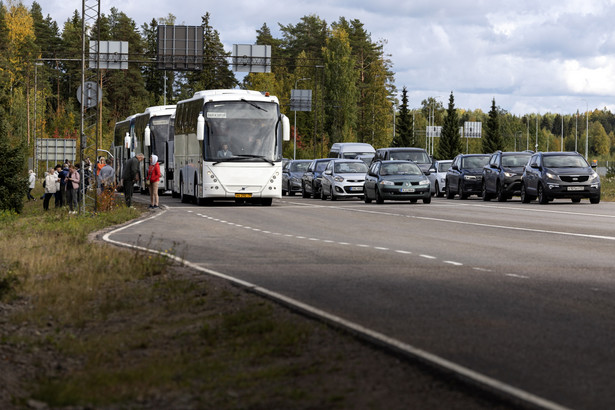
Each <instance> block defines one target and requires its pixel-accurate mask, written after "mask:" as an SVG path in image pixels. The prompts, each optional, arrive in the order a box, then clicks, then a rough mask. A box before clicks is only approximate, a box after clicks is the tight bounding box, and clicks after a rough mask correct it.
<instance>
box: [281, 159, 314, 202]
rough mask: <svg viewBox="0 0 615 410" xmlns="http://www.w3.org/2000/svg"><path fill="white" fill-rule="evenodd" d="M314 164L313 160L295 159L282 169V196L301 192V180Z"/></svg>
mask: <svg viewBox="0 0 615 410" xmlns="http://www.w3.org/2000/svg"><path fill="white" fill-rule="evenodd" d="M311 163H312V160H311V159H293V160H290V161H288V162H287V163H286V165H284V167H283V168H282V195H295V192H301V178H303V174H304V173H305V171H306V170H307V168H308V167H309V166H310V164H311Z"/></svg>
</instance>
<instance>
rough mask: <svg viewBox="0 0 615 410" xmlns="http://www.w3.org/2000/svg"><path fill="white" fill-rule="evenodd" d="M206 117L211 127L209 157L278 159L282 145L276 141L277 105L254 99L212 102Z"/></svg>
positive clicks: (222, 159)
mask: <svg viewBox="0 0 615 410" xmlns="http://www.w3.org/2000/svg"><path fill="white" fill-rule="evenodd" d="M204 117H205V121H206V124H207V129H208V131H207V135H206V137H205V142H206V149H205V159H206V160H209V161H220V162H222V161H237V160H262V159H265V160H267V161H276V160H278V159H279V158H278V157H279V156H280V154H279V151H280V149H281V147H279V146H278V145H277V144H276V142H277V136H276V124H277V121H278V109H277V105H276V104H274V103H267V102H255V101H225V102H210V103H207V104H206V105H205V113H204Z"/></svg>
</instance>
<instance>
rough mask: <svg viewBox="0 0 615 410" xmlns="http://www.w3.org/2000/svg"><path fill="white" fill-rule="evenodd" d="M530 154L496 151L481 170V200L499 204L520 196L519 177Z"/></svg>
mask: <svg viewBox="0 0 615 410" xmlns="http://www.w3.org/2000/svg"><path fill="white" fill-rule="evenodd" d="M531 156H532V153H531V152H527V151H524V152H502V151H496V152H494V153H493V154H492V155H491V158H490V159H489V163H488V164H487V165H485V167H484V168H483V200H484V201H489V200H491V199H492V198H494V197H495V198H497V200H498V201H499V202H505V201H506V200H507V199H509V198H511V197H513V196H515V195H520V194H521V176H522V175H523V169H524V168H525V165H526V164H527V161H528V160H529V159H530V157H531Z"/></svg>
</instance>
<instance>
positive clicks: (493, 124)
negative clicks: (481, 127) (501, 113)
mask: <svg viewBox="0 0 615 410" xmlns="http://www.w3.org/2000/svg"><path fill="white" fill-rule="evenodd" d="M485 128H486V129H485V134H484V135H483V152H484V153H485V154H491V153H492V152H495V151H498V150H502V149H504V140H503V138H502V134H501V133H500V125H499V119H498V109H497V107H496V106H495V98H494V99H493V100H492V102H491V110H489V118H488V119H487V124H486V127H485Z"/></svg>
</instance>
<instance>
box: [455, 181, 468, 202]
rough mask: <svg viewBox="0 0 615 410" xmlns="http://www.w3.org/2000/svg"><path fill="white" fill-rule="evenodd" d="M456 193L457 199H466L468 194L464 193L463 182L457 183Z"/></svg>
mask: <svg viewBox="0 0 615 410" xmlns="http://www.w3.org/2000/svg"><path fill="white" fill-rule="evenodd" d="M457 192H459V199H468V194H467V193H466V191H465V187H464V186H463V182H460V183H459V186H458V187H457Z"/></svg>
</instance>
